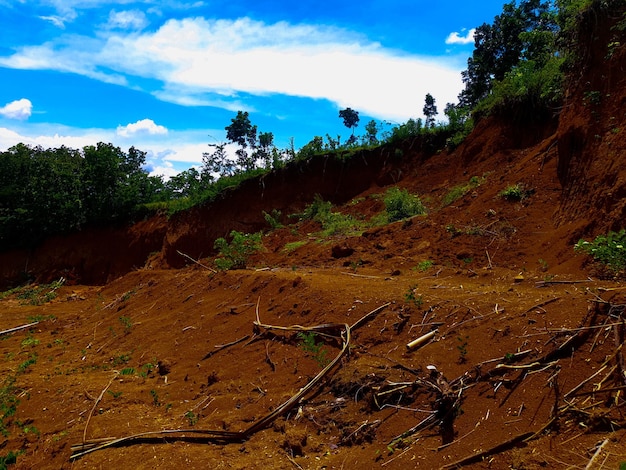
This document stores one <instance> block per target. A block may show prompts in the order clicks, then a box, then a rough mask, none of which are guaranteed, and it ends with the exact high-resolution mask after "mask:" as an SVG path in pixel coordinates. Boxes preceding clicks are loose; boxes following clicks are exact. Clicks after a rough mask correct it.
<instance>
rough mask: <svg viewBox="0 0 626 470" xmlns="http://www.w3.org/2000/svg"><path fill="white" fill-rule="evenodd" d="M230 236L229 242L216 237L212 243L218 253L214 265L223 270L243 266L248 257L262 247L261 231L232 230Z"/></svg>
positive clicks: (241, 267)
mask: <svg viewBox="0 0 626 470" xmlns="http://www.w3.org/2000/svg"><path fill="white" fill-rule="evenodd" d="M230 237H231V239H232V240H231V242H230V243H228V242H227V241H226V240H225V239H224V238H218V239H217V240H215V243H214V245H213V247H214V248H215V249H216V250H218V252H219V254H220V257H219V258H216V259H215V266H217V268H218V269H220V270H223V271H227V270H229V269H243V268H245V267H246V263H247V261H248V257H249V256H250V255H251V254H252V253H254V252H255V251H258V250H260V249H261V248H262V247H263V243H262V242H261V232H257V233H245V234H244V233H240V232H237V231H236V230H233V231H232V232H230Z"/></svg>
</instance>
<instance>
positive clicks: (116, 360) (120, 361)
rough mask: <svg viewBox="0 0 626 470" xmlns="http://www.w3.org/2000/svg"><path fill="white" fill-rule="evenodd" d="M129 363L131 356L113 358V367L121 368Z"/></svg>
mask: <svg viewBox="0 0 626 470" xmlns="http://www.w3.org/2000/svg"><path fill="white" fill-rule="evenodd" d="M128 361H130V354H118V355H117V356H115V357H114V358H113V365H114V366H121V365H123V364H126V363H127V362H128Z"/></svg>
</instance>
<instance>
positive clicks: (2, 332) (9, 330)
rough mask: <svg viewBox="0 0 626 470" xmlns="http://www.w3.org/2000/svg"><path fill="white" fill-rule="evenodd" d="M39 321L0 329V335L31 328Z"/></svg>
mask: <svg viewBox="0 0 626 470" xmlns="http://www.w3.org/2000/svg"><path fill="white" fill-rule="evenodd" d="M38 323H39V322H38V321H36V322H33V323H28V324H27V325H22V326H16V327H15V328H10V329H8V330H4V331H0V336H2V335H8V334H9V333H13V332H14V331H20V330H25V329H26V328H30V327H31V326H35V325H37V324H38Z"/></svg>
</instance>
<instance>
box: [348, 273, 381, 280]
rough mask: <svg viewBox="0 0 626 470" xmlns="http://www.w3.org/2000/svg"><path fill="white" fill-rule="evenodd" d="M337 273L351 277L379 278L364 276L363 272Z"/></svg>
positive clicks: (378, 277) (377, 277) (376, 277)
mask: <svg viewBox="0 0 626 470" xmlns="http://www.w3.org/2000/svg"><path fill="white" fill-rule="evenodd" d="M339 274H343V275H344V276H352V277H364V278H365V279H381V277H380V276H366V275H365V274H355V273H344V272H341V273H339Z"/></svg>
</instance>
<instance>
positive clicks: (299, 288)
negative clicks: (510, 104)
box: [0, 16, 626, 469]
mask: <svg viewBox="0 0 626 470" xmlns="http://www.w3.org/2000/svg"><path fill="white" fill-rule="evenodd" d="M615 18H619V16H616V17H613V16H611V17H610V18H609V17H607V18H604V17H598V16H593V17H590V21H589V22H588V23H589V24H588V25H587V26H588V27H589V29H590V31H591V33H593V34H591V33H590V34H588V35H586V36H585V37H589V38H590V39H589V41H590V44H585V45H584V46H585V47H584V48H582V52H584V54H581V56H580V57H581V62H580V64H578V66H577V72H579V73H580V78H579V79H577V80H573V83H572V84H570V88H569V89H568V93H567V100H566V103H565V106H564V107H563V109H562V112H561V115H560V117H559V121H558V123H557V122H554V121H551V122H547V123H546V122H543V123H533V122H532V119H530V120H526V121H525V122H524V126H520V124H519V122H518V123H517V124H516V123H515V121H514V119H513V118H514V116H511V119H513V120H512V121H511V120H509V121H508V123H507V122H506V119H505V120H504V121H500V122H498V121H497V120H493V119H485V120H483V121H481V122H479V123H478V125H477V126H476V128H475V130H474V132H473V133H472V135H470V136H469V137H468V138H467V139H466V141H465V142H464V143H463V144H462V145H461V146H460V147H459V148H458V149H456V150H455V151H454V152H452V153H447V152H445V151H444V152H441V153H438V154H436V155H432V156H427V155H425V154H424V152H423V151H422V150H421V149H420V147H419V142H417V143H416V141H407V142H405V143H404V144H403V146H402V148H399V149H393V148H382V149H380V150H377V151H374V152H369V153H367V152H366V153H363V154H362V155H359V156H356V157H354V158H352V159H351V160H349V161H337V160H332V159H316V160H313V161H311V162H308V163H306V164H305V166H304V167H302V166H301V167H296V166H294V167H291V168H290V169H289V168H288V169H287V170H285V171H284V172H282V173H278V174H271V175H268V176H267V177H264V178H261V179H259V180H258V181H253V182H249V183H246V184H244V185H243V186H242V187H241V188H240V189H239V190H237V191H234V192H231V193H230V194H229V195H227V196H225V198H224V199H223V200H221V201H216V202H215V203H214V204H213V205H211V206H210V207H204V208H199V209H193V210H191V211H189V212H187V213H183V214H178V215H176V216H174V217H172V218H170V219H167V218H165V217H154V218H152V219H149V220H145V221H142V222H140V223H138V224H136V225H134V226H132V227H130V228H129V229H122V230H121V231H120V230H118V229H107V230H100V231H98V230H88V231H85V232H83V233H81V234H76V235H71V236H68V237H58V238H57V239H54V240H49V241H47V242H46V243H45V244H43V245H42V246H41V247H40V248H39V249H38V250H35V251H33V252H29V253H3V254H0V281H3V282H6V280H7V279H9V278H11V277H13V278H15V276H17V275H19V273H20V272H23V271H28V272H31V273H36V275H37V278H38V279H39V280H40V281H41V282H50V281H53V280H55V279H59V277H61V276H63V277H64V278H65V279H66V282H65V284H64V285H63V286H62V287H60V288H59V289H58V290H57V291H56V294H57V295H56V298H54V299H53V300H52V301H50V302H44V303H42V304H41V305H30V304H28V302H27V301H25V300H20V299H19V298H17V295H16V294H13V295H8V296H6V297H4V298H3V299H2V300H0V329H2V330H8V329H10V328H14V327H18V326H20V325H28V324H30V323H34V322H38V323H36V324H33V325H30V326H28V327H26V328H23V329H20V330H17V331H13V332H12V333H6V334H5V333H3V334H2V335H0V355H1V357H2V358H3V360H2V362H1V364H0V377H2V379H1V380H2V383H0V404H1V407H0V417H2V423H3V424H2V428H0V431H1V432H0V456H2V457H4V458H5V459H6V457H7V456H9V455H15V453H17V459H16V460H17V462H16V463H15V465H14V466H13V467H12V468H15V469H32V468H41V469H43V468H50V469H61V468H68V469H69V468H75V469H80V468H88V469H93V468H133V469H154V468H168V469H169V468H176V467H182V466H185V468H215V469H218V468H230V469H261V468H263V469H265V468H279V469H292V468H296V469H298V468H302V469H356V468H389V469H405V468H413V467H420V468H426V469H431V468H460V467H467V468H490V469H508V468H514V469H538V468H572V469H577V468H580V469H583V468H587V469H592V468H593V469H597V468H606V469H617V468H622V467H624V465H626V416H625V411H626V406H625V404H626V400H625V398H624V392H625V390H626V387H625V384H626V376H625V375H624V352H623V345H624V335H625V326H624V318H625V313H624V311H625V309H626V288H625V287H624V284H623V282H621V281H619V280H615V279H610V278H607V276H606V273H605V272H603V271H602V270H601V269H598V267H597V266H594V265H593V264H592V263H590V260H589V259H588V258H587V257H586V256H585V255H583V254H578V253H575V252H574V249H573V246H574V244H575V243H576V242H577V241H578V240H579V239H580V238H581V237H585V238H586V239H591V238H593V236H595V235H597V234H599V233H606V232H607V231H608V230H610V229H613V230H619V229H620V228H623V221H624V219H625V218H626V197H625V195H626V165H625V164H624V163H625V162H624V155H626V140H625V139H624V138H623V129H624V128H626V115H625V114H624V111H623V110H624V104H625V103H626V75H625V74H624V73H623V64H624V63H626V62H625V59H626V48H625V47H624V46H623V44H625V43H626V41H622V42H621V44H622V46H620V47H618V48H617V50H615V51H614V53H613V54H612V58H611V59H610V60H608V59H607V55H606V47H607V45H608V44H609V43H610V42H611V41H615V39H614V38H613V36H612V35H613V34H616V33H615V32H614V31H615V29H614V28H612V24H613V23H611V22H615V21H617V20H616V19H615ZM584 24H586V23H584ZM592 30H593V31H592ZM613 44H620V42H617V43H615V42H613ZM599 70H601V71H602V73H598V71H599ZM589 87H591V89H592V90H594V91H593V92H594V93H599V96H607V97H610V100H605V101H604V102H603V103H604V104H603V106H602V107H598V108H597V109H590V108H589V106H590V105H589V103H588V101H585V96H586V93H587V94H588V93H589V91H590V88H589ZM398 155H400V156H401V158H396V157H397V156H398ZM470 182H473V183H474V184H473V185H472V186H471V188H470V189H469V190H468V191H461V193H462V195H461V196H460V197H458V198H456V199H454V198H451V197H450V193H451V192H452V190H454V189H455V188H457V190H458V188H459V187H466V186H467V185H468V184H469V183H470ZM477 183H479V184H477ZM396 184H397V185H399V186H400V187H402V188H406V189H408V190H409V191H411V192H412V193H417V194H419V195H420V197H421V199H422V201H423V202H424V204H425V205H426V207H427V208H428V214H427V215H426V216H417V217H414V218H412V219H409V220H406V221H400V222H396V223H393V224H388V225H383V226H369V227H366V228H365V229H364V230H363V231H362V233H358V234H354V235H351V236H348V235H333V236H320V233H319V232H320V230H321V227H319V226H318V225H317V224H316V223H313V222H296V220H295V219H285V220H283V223H285V226H284V227H283V228H279V229H273V230H271V229H270V227H269V226H267V224H265V225H263V223H264V219H263V215H262V211H267V212H270V211H271V210H272V209H278V210H281V211H282V214H283V217H285V218H286V216H287V215H289V214H291V213H294V212H297V211H298V210H302V209H303V207H304V205H305V204H308V203H310V202H311V201H312V199H313V195H314V194H315V193H319V194H322V195H323V196H327V197H326V199H332V200H333V202H334V203H335V207H334V209H333V210H335V211H339V212H342V213H344V214H351V215H353V216H354V217H355V218H357V219H360V220H362V221H363V222H364V223H365V222H367V221H370V220H372V218H375V217H376V216H377V215H378V214H380V213H381V212H382V211H383V210H384V204H383V202H382V198H381V195H383V194H384V193H385V191H386V190H387V189H388V188H389V187H391V186H394V185H396ZM517 184H519V185H520V186H519V187H520V188H522V189H523V191H524V196H525V197H524V198H523V199H522V200H521V201H508V200H506V199H504V198H502V197H500V196H499V194H500V193H501V192H502V191H503V190H505V189H506V188H507V187H509V186H511V185H517ZM260 228H263V229H264V230H265V234H264V236H263V246H264V249H263V250H261V251H260V252H258V253H256V254H255V255H254V256H253V257H252V258H251V259H250V260H249V262H248V266H247V269H242V270H234V271H227V272H213V271H211V270H210V269H208V268H211V267H213V259H214V257H215V253H214V252H212V250H211V247H212V246H213V241H214V240H215V238H216V237H217V236H223V235H225V234H227V233H229V231H230V230H233V229H236V230H239V231H241V232H248V233H250V232H253V231H256V230H258V229H260ZM181 253H182V254H181ZM186 256H189V257H191V258H193V259H194V260H196V261H198V262H199V263H201V265H200V264H197V263H195V262H192V261H190V260H189V258H187V257H186ZM32 287H33V286H31V289H32ZM46 289H47V290H50V287H47V288H46ZM42 293H43V294H45V293H46V291H43V292H42ZM419 338H421V343H420V344H418V345H416V346H414V347H407V345H408V344H409V343H411V342H413V341H414V340H416V339H419ZM116 439H117V440H116ZM98 446H99V447H98ZM0 467H1V465H0Z"/></svg>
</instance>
